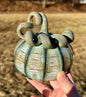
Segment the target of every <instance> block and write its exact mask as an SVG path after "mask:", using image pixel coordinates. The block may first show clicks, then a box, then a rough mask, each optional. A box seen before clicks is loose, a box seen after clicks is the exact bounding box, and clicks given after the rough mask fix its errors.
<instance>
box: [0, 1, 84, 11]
mask: <svg viewBox="0 0 86 97" xmlns="http://www.w3.org/2000/svg"><path fill="white" fill-rule="evenodd" d="M32 11H37V12H40V11H42V12H45V13H57V12H60V13H64V12H74V13H76V12H86V5H80V4H79V5H76V6H75V8H73V7H72V3H56V2H47V3H46V8H45V9H44V8H43V5H42V2H39V1H37V2H34V1H33V2H28V1H5V0H4V1H2V0H0V13H3V12H4V13H6V12H8V13H10V12H13V13H14V12H24V13H25V12H28V13H29V12H32Z"/></svg>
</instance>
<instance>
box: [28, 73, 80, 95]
mask: <svg viewBox="0 0 86 97" xmlns="http://www.w3.org/2000/svg"><path fill="white" fill-rule="evenodd" d="M27 80H28V81H29V82H30V83H31V84H32V85H33V86H34V87H35V88H36V89H37V90H38V91H39V92H40V93H41V94H43V95H44V97H80V95H79V94H78V92H77V89H76V87H75V85H74V81H73V78H72V76H71V73H67V74H65V73H64V72H63V71H60V72H59V73H58V75H57V80H56V81H50V85H51V86H52V88H53V90H52V89H50V88H49V87H48V86H47V85H45V84H44V83H42V82H40V81H36V80H30V79H28V78H27ZM31 97H37V96H31Z"/></svg>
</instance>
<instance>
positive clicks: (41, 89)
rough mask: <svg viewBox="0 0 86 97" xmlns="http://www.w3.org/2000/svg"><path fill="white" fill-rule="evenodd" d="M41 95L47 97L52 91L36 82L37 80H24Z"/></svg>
mask: <svg viewBox="0 0 86 97" xmlns="http://www.w3.org/2000/svg"><path fill="white" fill-rule="evenodd" d="M26 79H27V80H28V81H29V82H30V83H31V84H32V85H33V86H34V87H35V88H36V89H37V90H38V91H39V92H40V93H41V94H43V95H44V96H45V97H48V96H49V95H50V94H51V93H52V90H51V89H50V88H49V87H48V86H47V85H45V84H44V83H42V82H40V81H37V80H30V79H28V78H26Z"/></svg>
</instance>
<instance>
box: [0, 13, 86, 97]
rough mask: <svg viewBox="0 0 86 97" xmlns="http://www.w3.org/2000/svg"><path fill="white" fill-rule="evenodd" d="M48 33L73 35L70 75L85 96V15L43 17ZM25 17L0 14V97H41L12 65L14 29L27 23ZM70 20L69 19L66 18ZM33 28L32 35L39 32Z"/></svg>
mask: <svg viewBox="0 0 86 97" xmlns="http://www.w3.org/2000/svg"><path fill="white" fill-rule="evenodd" d="M46 15H47V17H48V21H49V32H51V33H62V32H63V31H64V30H66V29H71V30H72V31H73V32H74V36H75V40H74V42H73V43H72V44H71V45H72V47H73V52H74V57H73V59H74V61H73V66H72V69H71V73H72V75H73V78H74V80H75V84H76V87H77V89H78V92H79V93H80V95H81V97H86V42H85V41H86V22H85V21H86V14H85V13H84V14H83V13H77V14H76V13H62V14H61V13H59V14H46ZM27 17H28V14H22V13H14V14H11V13H9V14H7V13H4V14H0V97H30V96H31V95H38V96H40V97H42V95H41V94H40V93H39V92H38V91H37V90H36V89H35V88H34V87H33V86H32V85H30V84H29V83H28V82H27V81H26V78H25V76H24V75H22V74H21V73H19V72H18V71H17V69H16V68H15V65H14V48H15V45H16V43H17V42H18V40H19V39H20V38H19V37H18V35H17V33H16V28H17V26H18V25H19V24H20V23H22V22H25V21H26V20H27ZM69 17H70V18H69ZM39 31H40V27H36V28H35V29H34V32H39Z"/></svg>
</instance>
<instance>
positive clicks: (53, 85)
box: [49, 81, 59, 90]
mask: <svg viewBox="0 0 86 97" xmlns="http://www.w3.org/2000/svg"><path fill="white" fill-rule="evenodd" d="M49 83H50V85H51V86H52V88H53V89H54V90H55V89H58V88H59V84H58V81H50V82H49Z"/></svg>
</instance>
